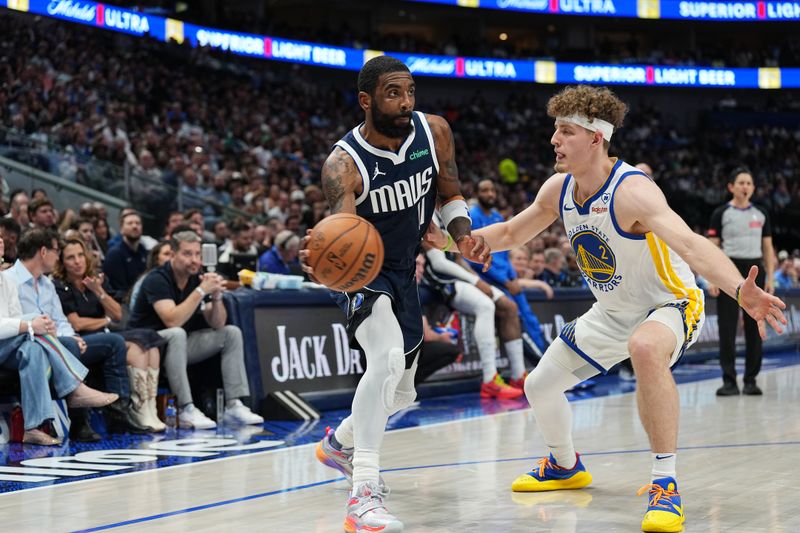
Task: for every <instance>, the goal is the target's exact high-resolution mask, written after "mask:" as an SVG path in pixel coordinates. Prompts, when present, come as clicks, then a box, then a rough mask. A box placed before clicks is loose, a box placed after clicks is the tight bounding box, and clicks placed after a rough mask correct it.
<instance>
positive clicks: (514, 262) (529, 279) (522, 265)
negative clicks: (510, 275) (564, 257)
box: [509, 246, 553, 300]
mask: <svg viewBox="0 0 800 533" xmlns="http://www.w3.org/2000/svg"><path fill="white" fill-rule="evenodd" d="M540 255H541V254H540ZM509 258H510V259H511V266H512V267H514V271H515V272H516V273H517V279H518V280H519V284H520V286H521V287H522V288H523V289H538V290H540V291H542V292H543V293H544V295H545V297H547V299H548V300H552V299H553V288H552V287H551V286H550V285H549V284H548V283H545V282H544V281H542V280H540V279H534V278H533V269H531V268H529V265H530V263H531V260H530V251H529V250H528V248H526V247H524V246H521V247H519V248H516V249H514V250H511V251H510V252H509Z"/></svg>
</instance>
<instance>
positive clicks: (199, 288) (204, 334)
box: [129, 231, 264, 429]
mask: <svg viewBox="0 0 800 533" xmlns="http://www.w3.org/2000/svg"><path fill="white" fill-rule="evenodd" d="M173 241H174V243H175V244H174V245H173V247H174V250H175V252H174V255H173V258H172V259H171V260H170V261H168V262H167V263H166V264H165V265H164V266H163V267H159V268H156V269H154V270H152V271H151V272H150V273H149V274H148V275H147V277H145V279H144V281H143V282H142V287H141V289H140V293H139V294H138V295H137V296H136V299H135V301H134V304H133V308H132V309H131V318H130V322H129V325H130V326H131V327H137V328H150V329H154V330H156V331H158V332H159V334H160V335H161V336H163V337H165V338H166V339H167V342H168V344H167V356H166V360H165V361H164V368H165V369H166V372H167V379H168V380H169V384H170V388H171V389H172V391H173V392H175V394H176V395H177V397H178V404H179V406H180V413H179V415H178V420H179V424H180V426H181V427H193V428H196V429H211V428H214V427H216V424H215V423H214V421H213V420H210V419H209V418H207V417H206V416H205V415H204V414H203V413H202V412H201V411H200V410H199V409H197V408H195V406H194V400H193V399H192V391H191V388H190V386H189V378H188V375H187V373H186V370H187V366H188V365H190V364H193V363H197V362H200V361H203V360H205V359H208V358H209V357H212V356H214V355H217V354H221V367H222V382H223V385H224V388H225V397H226V400H227V401H226V404H225V416H227V417H229V418H230V419H231V420H234V421H238V422H242V423H245V424H261V423H263V422H264V419H263V418H261V417H260V416H258V415H256V414H255V413H253V412H251V411H250V409H249V408H247V407H246V406H245V405H244V404H243V403H242V402H241V400H240V398H243V397H245V396H249V395H250V389H249V386H248V383H247V373H246V372H245V368H244V349H243V345H242V332H241V331H240V330H239V328H238V327H236V326H232V325H225V323H226V321H227V317H228V315H227V311H226V310H225V304H224V303H223V301H222V297H223V292H224V290H225V283H224V280H223V278H222V277H221V276H219V275H217V274H215V273H213V272H209V273H206V274H201V273H200V269H201V263H200V242H201V241H200V237H198V236H197V234H195V233H193V232H188V231H187V232H181V233H177V234H175V235H174V236H173ZM206 297H208V298H209V299H210V301H209V302H205V299H206Z"/></svg>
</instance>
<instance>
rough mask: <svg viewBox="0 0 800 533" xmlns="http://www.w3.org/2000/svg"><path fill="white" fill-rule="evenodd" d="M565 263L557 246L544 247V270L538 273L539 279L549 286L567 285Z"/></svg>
mask: <svg viewBox="0 0 800 533" xmlns="http://www.w3.org/2000/svg"><path fill="white" fill-rule="evenodd" d="M565 263H566V257H564V252H562V251H561V250H559V249H558V248H548V249H546V250H545V251H544V270H542V273H541V274H540V275H539V279H540V280H542V281H543V282H545V283H547V284H548V285H550V286H551V287H568V286H569V283H568V280H567V271H566V269H565V268H564V264H565Z"/></svg>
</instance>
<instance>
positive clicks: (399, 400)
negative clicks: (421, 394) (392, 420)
mask: <svg viewBox="0 0 800 533" xmlns="http://www.w3.org/2000/svg"><path fill="white" fill-rule="evenodd" d="M416 399H417V391H416V390H410V391H401V390H398V391H395V393H394V405H393V406H392V409H391V410H390V411H389V414H390V415H392V414H394V413H396V412H398V411H402V410H403V409H405V408H407V407H411V404H413V403H414V400H416Z"/></svg>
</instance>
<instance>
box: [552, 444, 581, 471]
mask: <svg viewBox="0 0 800 533" xmlns="http://www.w3.org/2000/svg"><path fill="white" fill-rule="evenodd" d="M550 453H552V454H553V457H555V458H556V463H558V466H560V467H561V468H566V469H567V470H569V469H570V468H574V467H575V465H576V464H578V456H577V455H575V447H574V446H572V445H569V446H559V447H558V448H550Z"/></svg>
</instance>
